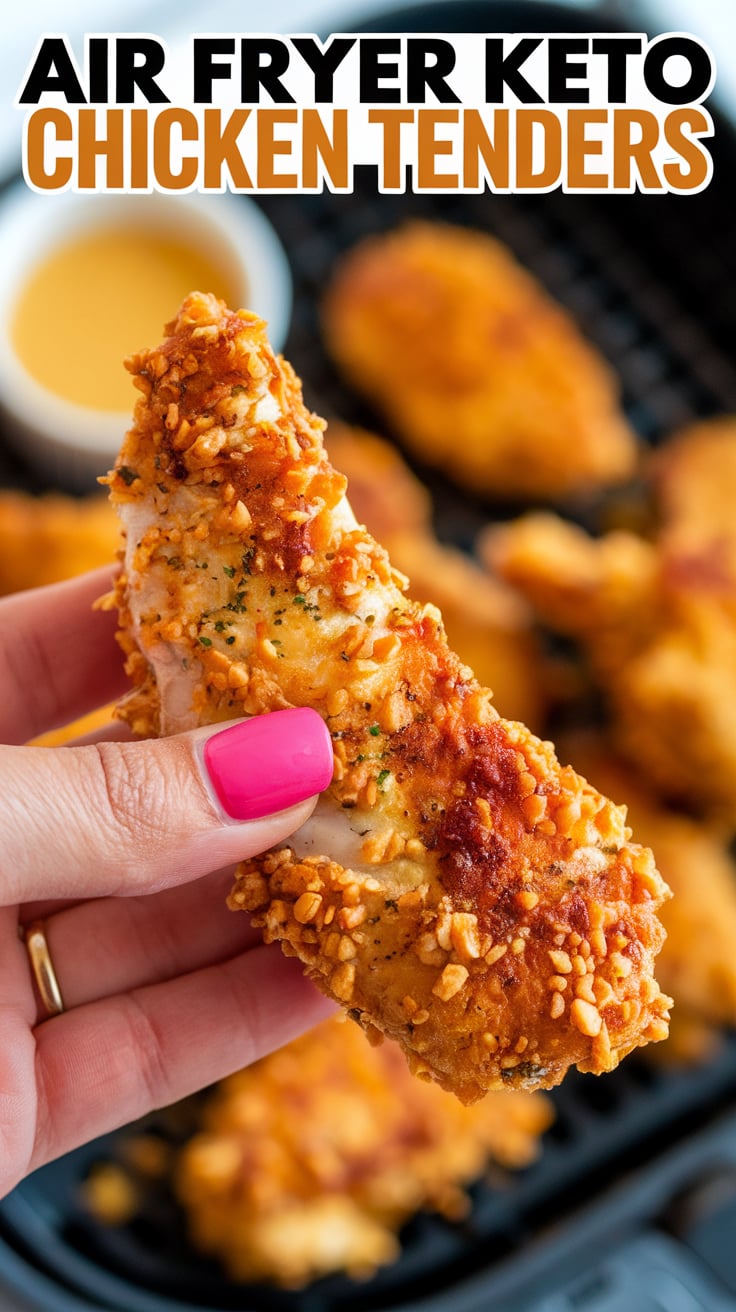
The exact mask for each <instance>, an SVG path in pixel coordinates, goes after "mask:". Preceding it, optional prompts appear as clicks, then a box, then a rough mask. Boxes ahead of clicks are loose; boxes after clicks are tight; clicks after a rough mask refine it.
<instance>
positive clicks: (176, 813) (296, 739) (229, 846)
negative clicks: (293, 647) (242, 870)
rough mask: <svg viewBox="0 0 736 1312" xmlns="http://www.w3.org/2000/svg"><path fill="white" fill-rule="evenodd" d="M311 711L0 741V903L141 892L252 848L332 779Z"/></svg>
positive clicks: (328, 751) (281, 829)
mask: <svg viewBox="0 0 736 1312" xmlns="http://www.w3.org/2000/svg"><path fill="white" fill-rule="evenodd" d="M332 767H333V756H332V742H331V739H330V734H329V731H328V729H327V727H326V725H325V724H324V722H323V721H322V720H321V719H320V717H319V715H317V713H316V712H315V711H312V710H308V709H292V710H286V711H276V712H275V713H272V714H270V715H261V716H257V717H255V718H254V719H251V720H241V721H238V722H236V723H235V724H231V725H229V726H227V727H223V726H216V727H214V728H213V727H209V728H205V729H195V730H193V731H192V732H191V733H185V734H179V735H177V736H176V737H172V738H161V739H156V740H146V741H144V742H132V743H131V742H126V743H118V742H108V743H96V744H94V745H90V746H85V747H59V748H56V749H53V748H51V749H50V748H44V747H2V748H0V833H2V836H3V839H2V848H3V862H2V867H0V904H3V903H4V904H5V905H11V904H15V903H18V902H27V901H31V900H34V899H36V898H57V897H59V898H61V897H72V898H83V897H94V896H100V895H109V894H113V895H114V894H118V895H119V894H129V893H143V892H152V891H153V890H155V889H158V888H163V887H166V886H168V885H172V884H179V883H184V882H186V881H188V880H191V879H196V878H197V877H198V876H200V875H203V874H206V873H208V872H209V871H211V870H215V869H218V868H219V867H221V866H226V865H230V864H232V863H233V862H235V861H240V860H242V859H243V858H244V857H247V856H253V855H254V854H255V853H257V852H262V851H264V849H266V848H268V847H271V846H273V844H274V843H279V842H281V841H283V839H285V838H286V837H287V836H288V835H289V834H290V833H293V831H294V830H295V829H298V827H299V826H300V825H301V824H303V823H304V821H305V820H306V819H307V818H308V817H309V815H310V814H311V812H312V810H313V808H314V804H315V800H316V795H317V794H318V793H319V792H321V791H322V789H324V788H326V787H327V785H328V784H329V783H330V780H331V779H332Z"/></svg>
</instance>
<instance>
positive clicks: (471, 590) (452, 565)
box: [325, 424, 545, 729]
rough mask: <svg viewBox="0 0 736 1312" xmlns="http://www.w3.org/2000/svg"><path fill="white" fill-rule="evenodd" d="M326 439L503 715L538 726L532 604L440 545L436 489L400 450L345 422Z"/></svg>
mask: <svg viewBox="0 0 736 1312" xmlns="http://www.w3.org/2000/svg"><path fill="white" fill-rule="evenodd" d="M325 441H326V445H327V450H328V452H329V454H330V458H331V460H333V462H334V464H335V467H336V468H337V469H339V470H341V472H342V473H344V474H346V475H347V479H348V497H349V500H350V504H351V505H352V507H353V510H354V511H355V514H356V516H357V518H358V519H359V520H360V521H361V522H362V523H364V524H365V525H366V526H367V528H368V529H369V531H370V532H371V533H372V534H373V535H374V536H375V537H376V538H377V539H378V540H379V541H380V542H382V543H383V545H384V546H385V547H386V550H387V551H388V553H389V555H390V557H391V559H392V561H393V562H394V564H395V565H396V567H397V568H398V569H400V570H401V572H402V573H403V574H406V575H407V576H408V578H409V581H410V584H411V589H412V592H413V594H414V596H415V597H416V598H417V600H418V601H421V602H428V601H431V602H433V603H434V604H435V605H436V606H439V608H440V610H441V611H442V618H443V620H444V622H445V628H446V630H447V636H448V639H449V642H450V644H451V646H452V647H454V649H455V650H456V651H457V653H458V655H459V656H460V658H461V660H463V661H465V663H466V665H469V666H470V667H471V669H472V670H473V671H474V673H475V675H476V677H477V678H478V679H479V680H480V682H481V683H482V684H484V685H485V686H486V687H488V688H491V689H492V691H493V700H494V704H495V706H496V708H497V709H498V711H499V712H500V714H501V715H503V716H504V717H505V718H506V719H509V720H523V721H524V723H525V724H528V725H530V727H531V728H533V729H536V728H538V727H539V725H540V723H541V720H542V709H543V703H544V700H545V690H544V679H543V677H540V676H541V675H542V674H543V666H542V661H541V655H540V652H539V648H538V644H537V641H536V638H535V635H534V629H533V625H532V619H531V612H530V609H529V607H528V606H527V605H526V604H525V603H524V602H523V601H522V600H521V598H520V597H519V596H518V595H517V594H516V593H514V591H513V590H512V589H511V588H510V587H508V586H506V585H505V584H503V583H501V582H500V581H499V580H497V579H492V578H490V576H489V575H488V574H487V573H486V572H484V571H483V570H482V569H481V568H480V566H479V565H478V564H477V563H476V562H475V561H473V560H472V559H471V558H470V557H469V556H466V555H465V554H464V553H463V552H462V551H458V550H457V548H455V547H448V546H445V545H444V544H443V543H440V542H439V541H438V540H437V538H436V537H435V535H434V531H433V528H432V513H431V512H432V505H431V498H430V495H429V492H428V491H427V489H426V488H425V487H423V486H422V484H421V483H420V482H419V480H418V479H417V478H415V476H414V474H412V472H411V470H410V469H409V467H408V465H406V464H405V462H404V461H403V460H402V458H401V456H400V455H399V453H398V451H397V450H396V449H395V447H392V446H391V445H390V443H388V442H386V441H384V440H383V439H382V438H380V437H377V436H376V435H375V434H373V433H367V432H365V431H364V430H363V429H360V428H350V427H348V426H347V425H345V424H330V426H329V427H328V429H327V433H326V435H325Z"/></svg>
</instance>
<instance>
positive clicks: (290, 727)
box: [202, 707, 333, 820]
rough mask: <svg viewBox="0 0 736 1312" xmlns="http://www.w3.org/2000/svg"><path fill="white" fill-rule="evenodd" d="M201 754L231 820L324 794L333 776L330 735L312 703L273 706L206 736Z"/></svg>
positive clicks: (255, 816)
mask: <svg viewBox="0 0 736 1312" xmlns="http://www.w3.org/2000/svg"><path fill="white" fill-rule="evenodd" d="M202 755H203V758H204V763H205V767H206V769H207V773H208V775H209V777H210V781H211V783H212V787H213V788H214V790H215V793H216V795H217V798H218V800H219V802H220V805H221V807H222V808H223V810H224V811H225V812H226V813H227V815H229V816H230V818H231V819H232V820H260V819H261V818H262V817H263V816H266V815H273V814H274V813H275V812H276V811H285V810H286V809H287V807H289V806H296V804H297V802H304V801H306V799H307V798H308V797H314V796H315V795H316V794H317V793H321V792H322V790H323V789H324V788H326V787H327V785H328V784H329V783H330V782H331V780H332V768H333V755H332V740H331V738H330V734H329V730H328V728H327V725H326V724H325V722H324V720H322V719H320V717H319V715H318V714H317V712H316V711H312V710H310V709H309V708H308V707H296V708H294V709H292V710H287V711H273V712H272V713H271V714H270V715H258V716H256V717H255V718H254V719H252V720H244V721H242V723H240V724H233V725H231V727H230V728H229V729H223V730H222V731H221V732H220V733H216V734H214V735H213V736H212V737H211V738H208V739H207V742H206V743H205V745H204V750H203V753H202Z"/></svg>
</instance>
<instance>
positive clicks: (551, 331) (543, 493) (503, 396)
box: [323, 223, 637, 500]
mask: <svg viewBox="0 0 736 1312" xmlns="http://www.w3.org/2000/svg"><path fill="white" fill-rule="evenodd" d="M323 309H324V316H323V317H324V329H325V338H326V342H327V346H328V349H329V350H330V352H331V354H332V356H333V357H334V359H335V360H336V361H337V363H338V365H339V366H340V368H341V369H342V370H343V372H344V373H345V375H346V377H347V379H348V380H349V381H350V382H351V383H352V384H353V385H354V386H355V387H356V388H357V389H358V390H359V391H360V392H361V393H363V395H365V396H367V398H368V399H369V401H370V402H371V404H372V405H375V406H376V408H377V409H378V410H381V411H382V412H383V413H384V414H385V416H386V417H387V419H388V421H389V423H390V425H391V427H392V428H393V429H394V430H395V433H396V436H397V437H399V438H400V439H401V441H402V442H404V443H405V444H406V446H407V447H408V448H409V450H410V451H412V452H413V453H414V454H415V455H416V456H417V457H418V458H420V459H421V460H422V461H424V462H425V463H426V464H428V465H434V466H437V467H438V468H440V469H443V470H446V471H447V473H449V474H450V475H451V476H452V477H453V478H454V479H456V480H457V482H458V483H460V484H461V485H463V486H466V487H468V488H469V489H470V490H471V491H472V492H476V493H477V492H481V493H485V494H487V495H489V496H492V497H531V498H535V499H541V500H554V499H556V498H561V497H567V496H573V495H576V494H580V493H584V492H587V491H590V490H591V489H592V488H594V487H598V486H601V485H606V484H611V483H617V482H620V481H622V480H623V479H625V478H627V477H628V476H629V475H630V474H631V473H632V472H633V469H634V466H635V463H636V454H637V447H636V440H635V437H634V434H633V432H632V430H631V429H630V428H629V426H628V424H627V423H626V421H625V419H624V417H623V414H622V412H621V410H620V406H619V387H618V383H617V381H616V379H615V376H614V374H613V372H612V371H611V370H610V368H609V367H608V365H607V364H606V363H605V361H604V360H603V358H602V357H601V356H599V354H598V353H597V351H596V350H595V348H594V347H593V346H591V345H590V344H589V343H588V342H586V341H585V340H584V338H583V337H582V335H581V334H580V332H579V330H578V328H577V327H576V325H575V323H574V322H573V320H572V319H571V318H570V316H569V315H568V314H567V313H566V311H565V310H563V309H562V308H561V307H560V306H558V305H557V304H556V303H555V302H554V301H553V300H552V299H551V297H550V296H549V295H548V294H547V292H546V291H545V290H544V289H543V288H542V287H541V285H540V284H539V283H538V282H537V281H536V280H535V279H534V278H533V277H532V276H531V275H530V274H529V273H527V272H526V271H525V270H524V269H523V268H522V267H521V266H520V265H519V264H517V262H516V260H515V259H514V257H513V256H512V255H511V253H510V252H509V251H508V250H507V249H506V247H504V246H503V245H501V243H500V242H498V241H496V240H495V239H494V238H492V237H490V236H487V235H486V234H484V233H481V232H473V231H471V230H468V229H465V228H456V227H452V226H449V225H443V224H437V223H411V224H409V225H407V226H406V227H405V228H403V229H400V230H399V231H397V232H393V233H390V234H388V235H385V236H373V237H369V238H368V239H367V240H365V241H364V242H362V243H361V244H360V245H358V246H356V247H355V248H354V249H353V250H351V251H350V252H348V254H347V255H345V256H344V257H343V259H342V261H341V262H340V263H339V265H338V266H337V269H336V272H335V276H334V279H333V282H332V286H331V287H330V289H329V291H328V293H327V296H326V298H325V302H324V307H323Z"/></svg>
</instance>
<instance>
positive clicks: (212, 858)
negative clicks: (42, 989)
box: [0, 570, 332, 1196]
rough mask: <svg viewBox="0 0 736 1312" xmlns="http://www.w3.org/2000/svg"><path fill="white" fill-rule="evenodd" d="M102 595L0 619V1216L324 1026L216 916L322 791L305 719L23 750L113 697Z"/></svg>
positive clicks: (271, 965)
mask: <svg viewBox="0 0 736 1312" xmlns="http://www.w3.org/2000/svg"><path fill="white" fill-rule="evenodd" d="M110 581H111V573H110V571H109V570H97V571H96V572H95V573H94V574H88V575H85V576H84V577H82V578H80V579H75V580H73V581H72V582H70V583H63V584H58V585H55V586H53V587H49V588H43V589H38V590H37V591H34V592H27V593H21V594H18V595H17V596H14V597H9V598H6V599H3V600H2V601H0V688H2V691H3V698H2V703H1V704H0V742H2V743H7V744H10V745H8V746H2V747H0V855H1V860H0V1196H2V1195H3V1194H4V1193H6V1192H7V1191H8V1190H9V1189H11V1188H13V1186H14V1185H15V1184H16V1183H17V1182H18V1181H19V1180H20V1179H22V1177H23V1176H24V1175H25V1174H26V1173H27V1172H29V1171H31V1170H33V1169H34V1168H35V1167H37V1166H41V1165H42V1164H43V1163H44V1162H46V1161H49V1160H50V1159H52V1158H53V1157H56V1156H58V1155H59V1154H60V1153H63V1152H66V1151H68V1150H69V1149H71V1148H74V1147H76V1146H77V1145H78V1144H80V1143H82V1142H85V1141H86V1140H89V1139H91V1138H94V1137H95V1136H96V1135H98V1134H101V1133H103V1132H105V1131H108V1130H110V1129H112V1128H114V1127H116V1126H118V1125H121V1124H123V1123H125V1122H128V1121H131V1120H133V1119H135V1118H136V1117H138V1116H140V1115H142V1114H143V1113H145V1112H146V1111H149V1110H151V1109H152V1108H154V1107H159V1106H162V1105H164V1104H166V1103H169V1102H173V1101H175V1100H176V1099H178V1098H181V1097H184V1096H185V1095H186V1094H189V1093H191V1092H193V1091H194V1090H195V1089H197V1088H200V1087H202V1086H203V1085H205V1084H208V1083H210V1082H211V1081H213V1080H215V1079H219V1078H221V1077H222V1076H224V1075H226V1074H228V1073H230V1072H231V1071H233V1070H236V1069H238V1068H239V1067H242V1066H245V1065H247V1064H248V1063H249V1062H251V1061H253V1060H255V1059H256V1058H257V1057H260V1056H262V1055H264V1054H265V1053H267V1052H269V1051H271V1050H272V1049H274V1048H276V1047H279V1046H280V1045H281V1044H283V1043H286V1042H288V1040H289V1039H291V1038H292V1037H293V1036H294V1035H295V1034H297V1033H299V1032H300V1031H301V1030H303V1029H306V1028H307V1027H308V1026H310V1025H312V1024H314V1023H315V1022H316V1021H317V1020H318V1019H319V1018H320V1017H321V1016H322V1015H324V1014H325V1013H326V1011H328V1010H330V1009H331V1007H330V1004H329V1003H327V1002H326V1001H325V999H323V998H322V997H321V995H319V994H318V993H317V992H316V990H315V989H314V988H313V987H312V985H311V984H310V983H309V982H308V981H307V980H305V979H304V978H303V976H302V974H301V970H300V968H299V966H298V965H297V963H296V962H293V961H287V960H286V959H285V958H284V957H283V956H282V955H281V953H280V952H278V951H277V950H276V949H275V948H274V949H271V948H267V947H265V946H264V945H263V944H262V942H261V939H260V935H259V934H258V933H257V932H256V931H254V930H252V929H250V927H249V926H248V924H247V920H246V917H245V916H240V915H232V914H231V913H230V912H229V911H228V910H227V909H226V907H225V895H226V892H227V890H228V888H229V885H230V882H231V873H230V872H229V871H228V870H227V869H222V867H227V866H228V865H232V864H233V863H234V862H236V861H239V860H241V859H242V858H244V857H247V856H251V855H254V854H255V853H257V852H261V851H263V850H264V849H265V848H268V847H270V846H272V845H273V844H274V843H278V842H281V841H283V840H284V839H285V838H286V837H287V836H288V835H289V834H290V833H292V832H293V830H295V829H296V828H298V826H299V825H301V824H303V823H304V821H305V820H306V819H307V817H308V816H309V815H310V813H311V811H312V809H313V807H314V804H315V800H316V799H315V794H317V793H318V792H319V791H320V790H321V789H323V788H325V787H326V786H327V784H328V783H329V781H330V778H331V775H332V748H331V742H330V737H329V734H328V732H327V730H326V728H325V726H324V724H323V722H322V720H321V719H320V718H319V716H317V715H316V713H315V712H313V711H309V710H295V711H284V712H281V713H278V714H277V716H276V717H268V718H267V719H266V718H265V717H261V718H257V719H254V720H250V721H245V722H242V721H241V722H238V723H237V724H236V725H234V726H231V727H226V726H222V725H220V726H217V727H216V728H212V729H200V730H195V731H194V732H192V733H188V734H181V735H178V736H177V737H173V738H168V739H161V740H157V741H147V742H133V741H131V740H128V741H124V740H123V739H124V733H125V731H124V730H123V728H122V726H116V727H113V728H112V729H111V731H110V733H109V735H107V737H108V738H116V739H117V740H116V741H109V740H108V741H104V742H93V743H87V744H85V745H71V746H68V747H66V746H65V747H57V748H44V747H28V746H18V745H17V744H22V743H26V742H27V741H28V739H29V738H32V737H34V736H36V735H37V734H39V733H41V732H42V731H43V730H47V729H50V728H53V727H55V726H57V725H59V724H64V723H68V722H70V721H72V720H74V719H75V718H76V717H77V716H79V715H81V714H82V713H83V712H84V711H86V710H89V709H91V708H93V707H95V706H100V705H102V704H104V703H105V702H107V701H109V700H111V699H112V698H114V697H116V696H118V695H119V694H120V693H121V692H123V691H124V689H125V687H126V679H125V675H124V673H123V669H122V658H121V655H120V652H119V651H118V649H117V646H116V644H115V642H114V636H113V635H114V629H115V621H114V617H113V616H112V615H110V614H106V613H104V612H99V611H98V612H93V611H92V609H91V607H92V602H93V601H94V599H95V598H96V597H98V596H99V595H100V594H101V593H102V592H104V591H105V590H106V589H107V588H108V587H109V586H110ZM218 798H219V799H220V800H219V801H218V800H217V799H218ZM304 799H308V800H304ZM225 807H227V811H226V809H225ZM228 812H229V814H228ZM274 812H277V814H273V813H274ZM233 816H236V817H237V818H232V817H233ZM212 871H216V872H217V873H214V874H213V873H211V872H212ZM39 920H40V921H41V923H42V928H43V932H44V934H45V940H46V944H47V946H48V951H49V955H50V958H51V961H52V963H53V967H54V968H55V972H56V975H57V977H58V982H59V986H60V989H61V994H62V998H63V1005H64V1010H63V1012H62V1013H61V1014H59V1015H54V1016H52V1017H50V1018H49V1017H48V1012H47V1010H46V1008H45V1006H44V1004H43V1001H42V999H41V998H40V997H39V995H38V992H37V989H36V988H35V987H34V974H33V970H32V968H31V964H30V960H29V952H28V949H27V945H26V943H24V942H23V941H22V938H21V935H22V933H23V931H24V929H27V928H28V926H29V925H31V924H33V923H36V922H38V921H39Z"/></svg>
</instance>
